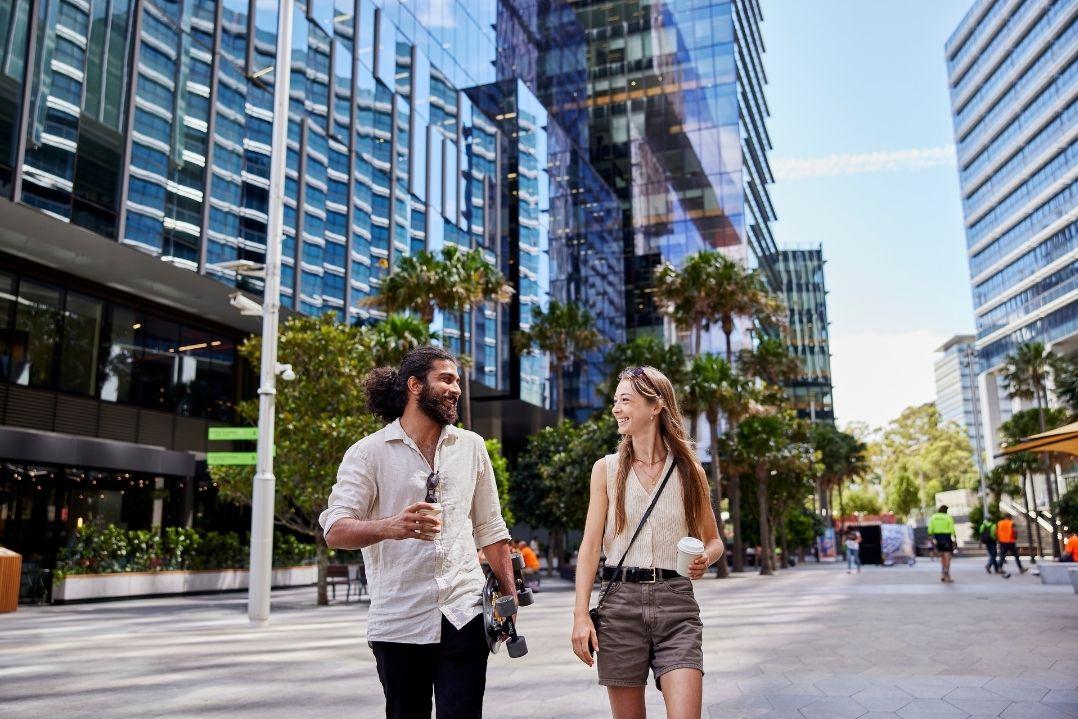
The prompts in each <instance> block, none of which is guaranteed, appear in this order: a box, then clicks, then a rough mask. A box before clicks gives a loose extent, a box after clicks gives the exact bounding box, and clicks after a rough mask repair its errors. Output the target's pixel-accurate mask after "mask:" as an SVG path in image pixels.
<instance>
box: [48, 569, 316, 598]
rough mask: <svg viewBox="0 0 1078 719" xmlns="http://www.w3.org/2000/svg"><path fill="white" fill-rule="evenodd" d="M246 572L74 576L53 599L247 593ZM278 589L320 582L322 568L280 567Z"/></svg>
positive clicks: (55, 589) (63, 581)
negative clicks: (245, 591) (241, 590)
mask: <svg viewBox="0 0 1078 719" xmlns="http://www.w3.org/2000/svg"><path fill="white" fill-rule="evenodd" d="M248 575H249V572H248V570H246V569H195V570H191V569H187V570H162V571H155V572H110V573H107V574H70V575H67V576H65V577H64V578H63V579H60V580H57V581H56V583H55V584H54V586H53V590H52V599H53V601H54V602H56V603H66V602H86V601H94V600H101V599H131V598H135V597H154V596H167V595H175V594H195V593H203V592H228V591H236V590H240V589H246V588H247V584H248ZM270 581H271V584H272V585H273V586H274V587H298V586H307V585H312V584H315V583H316V582H317V581H318V567H317V566H314V565H305V566H298V567H276V568H274V569H273V576H272V578H271V580H270Z"/></svg>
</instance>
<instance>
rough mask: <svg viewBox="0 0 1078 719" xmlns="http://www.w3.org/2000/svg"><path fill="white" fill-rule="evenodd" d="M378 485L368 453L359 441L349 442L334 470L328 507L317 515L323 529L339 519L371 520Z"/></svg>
mask: <svg viewBox="0 0 1078 719" xmlns="http://www.w3.org/2000/svg"><path fill="white" fill-rule="evenodd" d="M377 495H378V488H377V485H376V484H375V482H374V478H373V477H372V476H371V471H370V465H369V462H368V458H367V452H366V450H365V448H364V446H363V444H362V442H357V443H356V444H354V445H352V446H351V447H350V448H349V449H348V451H347V452H345V453H344V459H343V460H342V461H341V466H340V469H338V470H337V483H336V484H334V485H333V490H332V491H331V492H330V494H329V506H327V507H326V510H325V511H324V512H322V514H321V515H319V517H318V523H319V524H321V525H322V531H323V532H324V533H325V534H329V530H330V528H331V527H332V526H333V525H334V524H335V523H336V522H337V520H339V519H343V518H345V517H348V518H350V519H370V515H371V510H372V509H373V507H374V500H375V498H376V497H377Z"/></svg>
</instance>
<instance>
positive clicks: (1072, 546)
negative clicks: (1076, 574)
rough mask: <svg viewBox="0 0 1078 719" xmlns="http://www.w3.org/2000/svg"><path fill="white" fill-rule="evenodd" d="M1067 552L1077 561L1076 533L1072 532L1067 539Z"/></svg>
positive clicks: (1077, 537)
mask: <svg viewBox="0 0 1078 719" xmlns="http://www.w3.org/2000/svg"><path fill="white" fill-rule="evenodd" d="M1066 546H1067V552H1069V553H1070V555H1071V557H1072V558H1073V559H1074V561H1076V562H1078V534H1072V535H1071V536H1070V539H1068V540H1067V545H1066Z"/></svg>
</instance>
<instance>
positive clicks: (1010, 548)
mask: <svg viewBox="0 0 1078 719" xmlns="http://www.w3.org/2000/svg"><path fill="white" fill-rule="evenodd" d="M1008 554H1012V555H1014V563H1015V564H1017V565H1018V568H1019V569H1021V568H1022V560H1021V559H1019V558H1018V548H1017V547H1016V546H1015V543H1014V542H1000V543H999V568H1000V569H1003V564H1004V562H1006V561H1007V555H1008Z"/></svg>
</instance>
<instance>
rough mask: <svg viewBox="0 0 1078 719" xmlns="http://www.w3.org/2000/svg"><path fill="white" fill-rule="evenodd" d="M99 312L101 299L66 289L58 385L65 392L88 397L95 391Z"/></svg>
mask: <svg viewBox="0 0 1078 719" xmlns="http://www.w3.org/2000/svg"><path fill="white" fill-rule="evenodd" d="M102 312H103V305H102V303H101V300H98V299H94V298H92V297H87V296H86V295H81V294H78V293H75V292H68V293H67V301H66V302H65V303H64V315H63V322H64V326H63V338H64V339H63V344H62V345H61V348H60V374H59V380H60V382H59V388H60V389H61V390H63V391H65V392H75V393H77V394H84V395H87V396H91V397H92V396H94V394H95V393H96V392H97V370H98V354H97V353H98V349H99V347H100V343H101V320H102Z"/></svg>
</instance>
